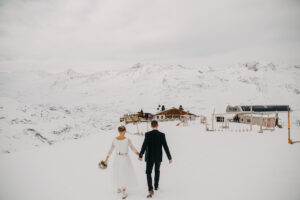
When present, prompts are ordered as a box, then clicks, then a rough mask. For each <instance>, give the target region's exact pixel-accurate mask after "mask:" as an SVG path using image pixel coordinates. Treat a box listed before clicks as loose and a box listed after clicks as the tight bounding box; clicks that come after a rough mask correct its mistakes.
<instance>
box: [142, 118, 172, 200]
mask: <svg viewBox="0 0 300 200" xmlns="http://www.w3.org/2000/svg"><path fill="white" fill-rule="evenodd" d="M151 127H152V129H153V130H152V131H149V132H147V133H146V134H145V139H144V143H143V146H142V149H141V151H140V155H139V160H140V161H142V158H143V154H144V152H145V151H146V156H145V161H146V174H147V182H148V190H149V195H148V196H147V197H152V195H153V194H154V192H153V186H152V177H151V174H152V170H153V166H154V168H155V176H154V188H155V190H158V183H159V174H160V163H161V161H162V147H163V148H164V150H165V152H166V154H167V156H168V159H169V163H170V164H171V163H172V157H171V154H170V151H169V147H168V144H167V141H166V136H165V134H164V133H162V132H160V131H158V130H157V128H158V123H157V121H156V120H153V121H152V122H151Z"/></svg>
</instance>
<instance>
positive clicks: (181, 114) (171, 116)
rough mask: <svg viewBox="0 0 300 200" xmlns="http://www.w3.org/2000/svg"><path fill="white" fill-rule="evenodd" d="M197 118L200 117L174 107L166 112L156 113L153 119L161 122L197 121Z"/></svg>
mask: <svg viewBox="0 0 300 200" xmlns="http://www.w3.org/2000/svg"><path fill="white" fill-rule="evenodd" d="M196 117H198V116H197V115H195V114H192V113H190V112H188V111H184V110H180V109H178V108H174V107H173V108H170V109H168V110H164V111H161V112H159V113H156V114H155V115H154V117H153V119H155V120H159V121H172V120H180V119H187V120H195V119H196Z"/></svg>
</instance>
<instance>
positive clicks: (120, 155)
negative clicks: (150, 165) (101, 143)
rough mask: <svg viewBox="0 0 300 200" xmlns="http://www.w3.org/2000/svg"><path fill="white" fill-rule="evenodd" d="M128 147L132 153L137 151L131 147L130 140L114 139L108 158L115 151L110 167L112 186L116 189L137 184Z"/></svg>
mask: <svg viewBox="0 0 300 200" xmlns="http://www.w3.org/2000/svg"><path fill="white" fill-rule="evenodd" d="M128 147H130V149H131V150H132V151H133V152H134V153H137V152H138V151H137V150H136V149H135V147H134V146H133V145H132V142H131V140H130V139H128V138H125V139H123V140H118V139H116V138H115V139H114V140H113V142H112V145H111V148H110V150H109V152H108V156H110V155H111V154H112V152H113V151H114V150H115V152H116V155H115V158H114V161H113V165H112V173H113V185H114V187H116V188H120V189H121V188H128V187H131V186H134V185H136V184H137V182H136V177H135V174H134V170H133V167H132V163H131V160H130V157H129V155H128Z"/></svg>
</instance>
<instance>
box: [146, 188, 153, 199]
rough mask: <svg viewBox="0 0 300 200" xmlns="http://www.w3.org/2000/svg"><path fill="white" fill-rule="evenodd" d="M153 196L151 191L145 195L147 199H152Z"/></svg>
mask: <svg viewBox="0 0 300 200" xmlns="http://www.w3.org/2000/svg"><path fill="white" fill-rule="evenodd" d="M153 194H154V192H153V190H150V191H149V194H148V195H147V198H152V196H153Z"/></svg>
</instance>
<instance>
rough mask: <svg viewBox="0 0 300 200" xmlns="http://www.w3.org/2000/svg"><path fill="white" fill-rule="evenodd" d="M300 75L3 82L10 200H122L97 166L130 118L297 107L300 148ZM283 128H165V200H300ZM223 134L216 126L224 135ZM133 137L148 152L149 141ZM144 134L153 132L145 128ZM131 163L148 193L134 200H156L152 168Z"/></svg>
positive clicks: (2, 78) (137, 72)
mask: <svg viewBox="0 0 300 200" xmlns="http://www.w3.org/2000/svg"><path fill="white" fill-rule="evenodd" d="M299 77H300V66H278V65H275V64H272V63H259V62H252V63H245V64H237V65H233V66H228V67H227V68H218V67H212V66H200V67H184V66H180V65H174V66H157V65H149V64H136V65H134V66H133V67H130V68H127V69H121V70H106V71H100V72H97V73H90V74H83V73H78V72H75V71H73V70H67V71H65V72H62V73H48V72H42V71H24V72H1V73H0V150H1V152H0V163H1V164H0V177H1V181H0V199H5V200H19V199H22V200H40V199H44V200H60V199H62V200H65V199H72V200H76V199H78V200H79V199H89V200H93V199H119V198H120V197H119V196H118V195H116V194H115V191H113V190H112V187H111V186H110V184H108V183H109V180H110V172H111V168H110V167H108V169H107V170H100V169H99V168H98V166H97V164H98V162H99V161H100V160H103V159H104V158H105V156H106V154H107V152H108V148H109V146H110V144H111V141H112V138H113V137H114V136H115V135H116V134H117V126H118V125H119V124H121V123H120V121H119V120H120V117H121V116H122V115H123V114H126V113H135V112H137V111H138V110H140V109H143V110H144V111H145V112H151V113H156V112H157V110H156V108H157V106H158V105H159V104H160V105H162V104H164V105H165V106H166V108H170V107H173V106H174V107H178V106H179V105H183V107H184V109H185V110H189V111H190V112H192V113H195V114H198V115H205V116H207V117H208V118H210V116H211V113H212V111H213V109H214V108H215V109H216V111H217V112H225V108H226V106H227V105H241V104H245V105H250V104H263V105H265V104H285V105H290V106H291V108H292V112H291V124H292V126H291V137H292V139H293V141H300V134H299V133H300V132H299V130H300V127H299V126H298V125H297V123H298V122H299V120H300V81H299V80H300V79H299ZM280 119H281V120H282V124H283V128H282V129H279V128H276V130H275V131H273V132H268V131H265V132H264V133H263V134H261V133H258V129H259V127H258V126H254V130H253V131H252V132H248V131H247V132H246V131H242V132H240V131H237V130H238V129H235V127H234V124H232V125H231V128H230V129H228V130H224V131H220V130H219V131H216V132H206V131H205V127H204V125H203V124H200V120H199V119H198V118H197V119H196V120H195V121H192V122H190V123H189V124H188V126H176V125H175V124H176V123H177V122H165V123H161V124H160V130H161V131H163V132H165V133H166V135H167V139H168V143H169V147H170V150H171V153H172V156H173V160H174V162H173V164H171V165H169V164H168V163H167V162H163V164H162V168H161V171H162V178H161V185H160V187H161V190H160V191H159V192H158V193H156V194H155V196H154V198H155V199H173V200H177V199H178V200H179V199H206V200H219V199H226V200H227V199H228V200H240V199H245V200H247V199H249V200H253V199H255V200H266V199H272V200H281V199H289V200H298V199H299V198H300V193H299V189H298V188H300V170H299V169H300V160H299V157H300V143H295V144H293V145H289V144H288V143H287V123H286V120H287V114H286V113H281V114H280ZM219 126H220V124H216V127H217V129H220V128H219ZM127 129H128V133H127V137H130V138H131V139H132V141H133V143H134V145H135V146H136V147H137V148H138V149H140V147H141V144H142V141H143V139H144V138H143V136H137V135H132V134H131V133H135V132H136V131H137V129H136V126H135V125H131V124H129V125H127ZM139 129H140V131H142V132H145V131H146V130H147V127H146V124H140V125H139ZM130 156H131V159H132V162H133V165H134V169H135V172H136V175H137V178H138V182H139V185H138V186H137V187H135V188H132V189H130V190H129V191H128V192H129V193H128V194H129V197H128V199H143V198H145V196H146V193H147V188H146V176H145V171H144V170H145V163H144V162H139V161H137V158H136V157H135V155H134V154H131V155H130ZM109 165H110V164H109Z"/></svg>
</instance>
